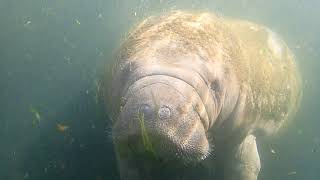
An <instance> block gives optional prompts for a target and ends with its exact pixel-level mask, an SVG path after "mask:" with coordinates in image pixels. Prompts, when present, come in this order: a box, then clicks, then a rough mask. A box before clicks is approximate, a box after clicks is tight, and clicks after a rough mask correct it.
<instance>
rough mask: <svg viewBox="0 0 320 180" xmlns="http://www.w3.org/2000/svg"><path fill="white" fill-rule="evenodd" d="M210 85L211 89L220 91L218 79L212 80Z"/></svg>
mask: <svg viewBox="0 0 320 180" xmlns="http://www.w3.org/2000/svg"><path fill="white" fill-rule="evenodd" d="M210 87H211V89H212V90H213V91H220V83H219V80H214V81H213V82H212V83H211V84H210Z"/></svg>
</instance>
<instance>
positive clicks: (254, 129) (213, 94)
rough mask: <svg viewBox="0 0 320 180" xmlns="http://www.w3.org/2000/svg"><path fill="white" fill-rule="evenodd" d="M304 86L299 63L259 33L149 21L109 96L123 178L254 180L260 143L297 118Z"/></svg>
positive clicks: (132, 37) (239, 23)
mask: <svg viewBox="0 0 320 180" xmlns="http://www.w3.org/2000/svg"><path fill="white" fill-rule="evenodd" d="M300 84H301V82H300V76H299V72H298V68H297V65H296V63H295V61H294V56H293V54H292V53H291V51H290V50H289V48H288V47H287V46H286V44H285V43H284V42H283V41H282V40H281V38H280V37H279V36H278V35H277V34H275V33H274V32H272V31H271V30H270V29H268V28H266V27H264V26H262V25H259V24H255V23H252V22H248V21H244V20H237V19H232V18H226V17H219V16H216V15H214V14H211V13H205V12H187V11H174V12H170V13H166V14H164V15H161V16H154V17H150V18H147V19H146V20H144V21H142V22H141V23H139V24H138V25H137V26H136V27H135V28H134V29H133V30H132V31H131V32H130V33H129V35H128V38H127V39H126V40H125V41H124V42H123V44H122V46H121V48H120V51H119V54H118V56H117V60H116V62H115V65H114V67H113V74H112V83H111V85H112V86H111V88H110V92H109V94H108V95H109V96H108V97H109V99H108V102H109V107H110V108H111V112H110V113H111V115H112V118H113V119H114V126H113V135H112V136H113V139H114V144H115V151H116V153H117V158H118V165H119V171H120V176H121V178H122V179H156V178H157V177H156V175H155V174H157V172H162V168H163V169H165V168H164V167H170V168H166V169H169V171H170V169H174V170H173V171H174V173H173V174H176V176H174V177H175V178H173V179H177V177H183V178H184V179H188V177H185V176H184V173H185V172H183V173H181V174H179V169H181V168H180V167H191V171H192V167H196V166H197V165H199V164H201V167H202V168H203V169H206V170H207V171H208V172H210V173H209V174H212V175H210V176H211V177H210V178H211V179H213V178H214V177H215V176H218V175H217V174H220V175H221V176H222V177H221V176H220V178H222V179H229V180H231V179H237V180H255V179H257V177H258V173H259V171H260V158H259V154H258V149H257V147H256V136H260V135H270V134H274V133H275V132H277V131H278V130H279V129H280V128H281V127H282V126H284V124H285V123H286V122H288V121H290V119H292V118H293V116H294V114H295V112H296V111H297V109H298V106H299V103H300V99H301V87H300V86H301V85H300ZM197 168H198V166H197ZM211 172H212V173H211ZM160 174H161V173H160ZM160 179H161V178H160Z"/></svg>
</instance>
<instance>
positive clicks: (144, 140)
mask: <svg viewBox="0 0 320 180" xmlns="http://www.w3.org/2000/svg"><path fill="white" fill-rule="evenodd" d="M139 124H140V129H141V137H142V143H143V147H144V148H145V150H146V151H147V152H151V153H152V154H153V155H154V156H155V152H154V150H153V147H152V143H151V141H150V139H149V135H148V132H147V129H146V127H145V124H144V114H143V113H139Z"/></svg>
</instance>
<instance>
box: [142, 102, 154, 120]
mask: <svg viewBox="0 0 320 180" xmlns="http://www.w3.org/2000/svg"><path fill="white" fill-rule="evenodd" d="M139 114H143V116H144V117H145V118H151V117H152V108H151V107H150V106H149V105H148V104H142V105H141V106H140V107H139Z"/></svg>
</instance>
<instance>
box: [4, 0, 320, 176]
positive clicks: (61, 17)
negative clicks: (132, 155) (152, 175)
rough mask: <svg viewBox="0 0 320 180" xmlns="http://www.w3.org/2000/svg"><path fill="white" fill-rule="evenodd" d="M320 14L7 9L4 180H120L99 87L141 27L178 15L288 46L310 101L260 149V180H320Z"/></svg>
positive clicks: (137, 1) (44, 5) (153, 6)
mask: <svg viewBox="0 0 320 180" xmlns="http://www.w3.org/2000/svg"><path fill="white" fill-rule="evenodd" d="M319 8H320V1H318V0H307V1H303V0H270V1H265V0H202V1H201V0H199V1H195V0H177V1H173V0H23V1H21V0H20V1H18V0H0V180H22V179H26V180H57V179H59V180H71V179H77V180H106V179H108V180H109V179H110V180H113V179H114V180H117V179H119V176H118V172H117V168H116V162H115V157H114V151H113V147H112V141H111V137H110V128H111V127H110V121H109V119H108V115H107V114H106V113H105V107H104V106H103V102H102V99H101V96H100V94H99V92H100V91H101V89H102V86H101V84H100V81H99V78H100V77H101V74H102V73H103V70H104V66H105V65H106V64H108V62H111V60H112V57H113V55H114V53H115V51H116V49H117V47H118V46H119V43H120V42H121V41H122V40H123V39H124V38H125V35H126V34H125V33H126V32H128V31H129V29H130V28H131V27H132V26H133V25H134V24H135V23H137V22H139V20H141V19H143V18H144V17H148V16H149V15H152V14H156V13H160V12H163V11H169V10H172V9H191V10H206V11H212V12H215V13H217V14H221V15H224V16H231V17H235V18H241V19H247V20H250V21H253V22H257V23H260V24H264V25H265V26H268V27H269V28H270V29H272V30H273V31H275V32H276V33H278V34H279V35H280V37H282V39H283V40H284V41H285V42H286V43H287V44H288V46H289V47H290V48H291V49H292V51H293V52H294V54H295V56H296V59H297V61H298V64H299V68H300V71H301V74H302V80H303V100H302V104H301V108H300V110H299V112H298V114H297V116H296V118H295V119H294V121H293V122H292V123H291V124H289V125H288V127H287V128H286V129H284V130H283V131H282V132H281V133H280V134H278V136H275V137H273V138H270V139H263V140H262V141H259V142H258V148H259V152H260V158H261V163H262V169H261V172H260V175H259V180H270V179H272V180H289V179H290V180H302V179H303V180H318V179H320V118H319V114H318V113H319V112H320V77H319V73H320V70H319V69H320V36H319V33H320V19H319V18H320V11H319ZM199 179H201V177H199Z"/></svg>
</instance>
